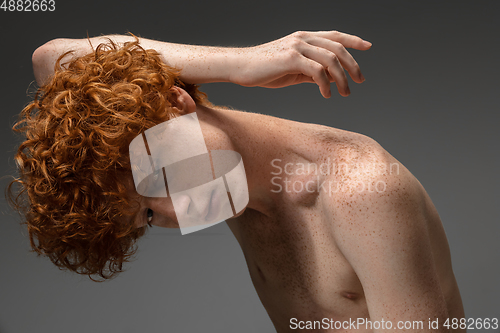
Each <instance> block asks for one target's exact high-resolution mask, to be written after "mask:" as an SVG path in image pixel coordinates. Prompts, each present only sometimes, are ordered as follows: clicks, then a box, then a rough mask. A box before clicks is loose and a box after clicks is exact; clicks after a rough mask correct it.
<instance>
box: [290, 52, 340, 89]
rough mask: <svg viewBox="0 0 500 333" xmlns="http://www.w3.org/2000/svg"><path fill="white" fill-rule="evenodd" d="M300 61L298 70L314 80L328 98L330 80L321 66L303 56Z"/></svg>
mask: <svg viewBox="0 0 500 333" xmlns="http://www.w3.org/2000/svg"><path fill="white" fill-rule="evenodd" d="M301 62H302V63H301V64H300V65H299V67H300V68H298V70H299V71H300V72H302V73H303V74H305V75H307V76H309V77H310V78H312V79H313V80H314V82H315V83H316V84H317V85H318V87H319V90H320V92H321V95H323V97H324V98H330V96H331V95H332V93H331V91H330V80H329V79H328V76H327V74H326V72H325V69H324V68H323V66H322V65H321V64H319V63H318V62H316V61H314V60H311V59H308V58H306V57H303V58H302V61H301Z"/></svg>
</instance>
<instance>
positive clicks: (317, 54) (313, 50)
mask: <svg viewBox="0 0 500 333" xmlns="http://www.w3.org/2000/svg"><path fill="white" fill-rule="evenodd" d="M303 55H304V56H305V57H306V58H309V59H311V60H314V61H315V62H317V63H319V64H320V65H321V66H322V67H323V68H324V69H326V70H327V71H328V73H329V74H330V76H331V77H332V78H333V80H334V81H335V83H336V84H337V89H338V91H339V93H340V94H341V95H342V96H348V95H349V94H350V91H349V83H348V82H347V76H346V75H345V72H344V68H343V67H342V65H341V64H340V61H339V59H338V57H337V56H336V55H335V54H334V53H332V52H330V51H328V50H326V49H323V48H319V47H314V46H313V47H308V48H306V49H305V50H303Z"/></svg>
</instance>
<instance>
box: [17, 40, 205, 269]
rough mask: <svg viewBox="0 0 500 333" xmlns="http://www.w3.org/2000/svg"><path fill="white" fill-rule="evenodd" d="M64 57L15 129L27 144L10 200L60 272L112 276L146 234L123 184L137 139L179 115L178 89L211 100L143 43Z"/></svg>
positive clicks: (36, 247)
mask: <svg viewBox="0 0 500 333" xmlns="http://www.w3.org/2000/svg"><path fill="white" fill-rule="evenodd" d="M63 57H64V56H61V57H60V58H59V60H58V61H57V63H56V71H55V73H54V75H53V77H52V78H51V79H50V80H49V81H48V82H47V83H46V84H45V85H44V86H42V87H41V88H40V89H39V90H38V92H37V94H36V96H35V99H34V101H33V102H31V103H30V104H29V105H28V106H27V107H26V108H24V110H23V111H22V112H21V119H20V120H19V122H17V123H16V124H15V125H14V130H15V131H17V132H21V133H23V134H24V135H25V138H26V139H25V141H24V142H23V143H22V144H21V145H20V147H19V149H18V152H17V154H16V157H15V160H16V162H17V164H18V167H19V178H18V179H16V180H14V181H13V182H12V183H11V184H10V186H9V190H8V195H9V198H10V200H11V202H12V203H13V204H14V206H15V207H16V208H17V209H18V210H19V211H20V212H21V213H22V214H23V215H24V216H25V218H26V224H27V227H28V232H29V237H30V242H31V246H32V248H33V250H34V251H36V252H37V253H39V254H44V255H46V256H48V257H49V258H50V259H51V261H52V262H54V263H55V264H56V265H57V266H59V267H61V268H67V269H70V270H72V271H75V272H78V273H80V274H88V275H89V276H92V275H99V276H100V277H101V278H109V277H112V276H113V275H114V274H115V273H117V272H120V271H121V270H122V263H123V262H126V261H127V260H128V259H129V258H130V256H131V255H132V254H133V253H134V252H135V248H134V243H135V241H136V239H137V238H138V237H140V236H141V235H143V234H144V232H145V230H144V228H136V225H134V223H132V221H131V219H130V216H132V215H133V214H134V213H135V211H136V210H137V209H138V205H137V204H136V202H135V201H134V200H132V199H131V197H130V193H129V190H130V188H129V187H128V186H127V182H126V181H124V180H125V179H130V177H131V170H130V160H129V154H128V149H129V144H130V142H131V140H132V139H133V138H134V137H136V136H137V135H139V134H140V133H142V132H143V131H144V130H146V129H148V128H150V127H153V126H155V125H156V124H159V123H161V122H164V121H166V120H169V119H171V118H173V117H175V116H178V115H179V112H180V111H179V108H178V107H177V103H178V100H179V99H178V97H179V88H177V87H182V88H183V89H184V90H185V91H187V92H188V94H189V96H190V97H191V98H192V99H193V100H194V102H196V103H198V104H209V103H208V101H207V100H206V96H205V95H204V94H203V93H200V92H199V91H198V89H197V87H196V86H194V85H187V84H183V83H182V82H181V81H180V79H179V71H178V70H176V69H174V68H171V67H168V66H167V65H165V64H164V63H162V61H161V60H160V58H159V56H158V54H157V53H156V52H154V51H152V50H144V49H142V48H141V47H140V46H139V45H138V41H137V40H136V41H135V42H130V43H126V44H125V45H124V46H123V47H118V46H117V45H115V44H114V43H113V42H111V41H110V42H109V43H108V44H101V45H99V46H98V47H97V48H96V49H95V51H94V52H93V53H91V54H88V55H86V56H84V57H81V58H78V59H74V60H72V61H70V62H68V63H65V64H63V65H62V66H61V67H60V66H59V65H60V62H61V60H62V58H63ZM15 184H17V185H19V192H16V191H15V190H14V186H13V185H15ZM15 192H16V193H15Z"/></svg>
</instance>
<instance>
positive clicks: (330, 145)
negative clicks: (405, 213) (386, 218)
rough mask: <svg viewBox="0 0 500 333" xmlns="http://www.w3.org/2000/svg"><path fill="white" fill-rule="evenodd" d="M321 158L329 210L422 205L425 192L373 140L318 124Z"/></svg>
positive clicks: (348, 211) (408, 172)
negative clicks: (384, 204) (325, 169)
mask: <svg viewBox="0 0 500 333" xmlns="http://www.w3.org/2000/svg"><path fill="white" fill-rule="evenodd" d="M317 137H318V138H320V140H321V142H322V144H321V146H322V148H321V149H322V151H323V156H324V157H323V158H322V161H324V162H327V164H328V175H327V181H328V183H329V195H328V196H325V197H324V199H323V200H324V203H325V204H327V205H328V206H329V207H330V208H331V210H330V209H329V213H332V212H336V213H339V212H341V213H348V214H349V215H350V216H352V213H353V212H352V211H350V210H349V209H348V210H347V211H345V209H346V207H351V206H353V207H354V206H359V205H363V206H370V205H372V206H377V207H378V209H381V208H382V207H383V206H380V205H381V202H384V203H386V204H389V203H390V204H391V206H392V205H397V204H398V202H399V204H402V203H403V202H406V203H409V202H412V203H413V204H415V205H421V206H422V207H423V206H424V205H425V201H426V200H425V199H426V196H427V195H426V193H425V190H424V189H423V187H422V185H421V184H420V183H419V181H418V180H417V179H416V178H415V176H413V175H412V174H411V172H410V171H409V170H408V169H407V168H406V167H405V166H404V165H403V164H402V163H400V162H399V161H398V160H397V159H396V158H394V157H393V156H392V155H391V154H390V153H389V152H387V150H385V149H384V148H383V147H382V146H381V145H380V144H379V143H378V142H377V141H375V140H374V139H372V138H370V137H368V136H366V135H362V134H359V133H354V132H349V131H344V130H339V129H334V128H329V127H321V128H319V129H318V130H317Z"/></svg>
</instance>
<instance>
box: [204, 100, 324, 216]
mask: <svg viewBox="0 0 500 333" xmlns="http://www.w3.org/2000/svg"><path fill="white" fill-rule="evenodd" d="M196 112H197V115H198V118H199V120H200V122H201V124H202V131H203V132H204V136H205V140H206V143H207V147H208V149H209V150H216V149H227V150H234V151H237V152H238V153H239V154H240V155H241V156H242V159H243V164H244V166H245V172H246V176H247V181H248V189H249V203H248V206H247V207H248V208H251V209H254V210H256V211H259V212H260V213H262V214H264V215H267V216H270V215H271V214H272V212H273V211H275V206H276V202H277V200H278V199H279V197H280V196H281V195H282V194H283V193H275V192H273V191H271V189H272V183H271V178H272V177H273V175H272V172H273V171H276V169H275V168H274V167H273V165H272V164H271V162H272V161H273V160H276V159H279V160H281V163H287V162H288V161H290V160H297V158H299V159H301V160H304V161H313V159H314V157H315V156H313V155H312V154H310V150H311V149H310V147H304V145H302V144H300V143H301V142H306V140H307V139H308V136H309V135H308V134H309V132H308V131H306V130H298V129H299V128H300V129H304V128H306V127H307V126H309V125H308V124H301V123H297V122H292V121H288V120H285V119H280V118H275V117H271V116H267V115H261V114H256V113H250V112H242V111H235V110H228V109H220V108H206V107H199V106H198V107H197V109H196ZM206 133H207V135H206ZM309 137H310V136H309Z"/></svg>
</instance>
